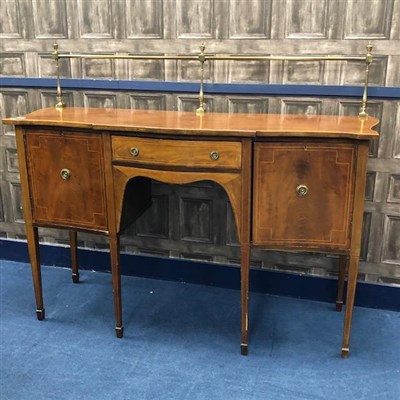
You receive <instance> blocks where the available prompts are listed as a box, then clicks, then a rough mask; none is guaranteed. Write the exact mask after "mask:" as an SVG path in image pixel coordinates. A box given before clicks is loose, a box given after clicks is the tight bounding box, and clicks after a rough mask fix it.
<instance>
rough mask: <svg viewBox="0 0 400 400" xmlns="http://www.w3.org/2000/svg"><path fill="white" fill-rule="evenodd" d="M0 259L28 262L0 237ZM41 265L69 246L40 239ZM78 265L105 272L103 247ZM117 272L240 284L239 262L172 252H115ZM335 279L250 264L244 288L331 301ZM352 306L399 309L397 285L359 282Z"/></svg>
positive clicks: (23, 249) (59, 261) (62, 260)
mask: <svg viewBox="0 0 400 400" xmlns="http://www.w3.org/2000/svg"><path fill="white" fill-rule="evenodd" d="M0 259H3V260H10V261H18V262H25V263H29V257H28V248H27V244H26V242H25V241H18V240H9V239H0ZM40 259H41V264H42V265H50V266H57V267H69V265H70V252H69V248H68V247H66V246H59V245H58V246H55V245H49V244H41V245H40ZM78 264H79V268H80V269H83V270H94V271H103V272H110V257H109V253H108V252H107V251H100V250H92V249H79V251H78ZM121 273H122V275H130V276H138V277H143V278H152V279H162V280H169V281H178V282H187V283H194V284H200V285H209V286H215V287H222V288H229V289H237V290H239V288H240V271H239V268H237V267H233V266H228V265H224V264H212V263H205V262H199V261H190V260H182V259H174V258H162V257H154V256H144V255H136V254H124V253H123V254H121ZM336 290H337V281H336V280H335V279H331V278H324V277H314V276H305V275H296V274H290V273H284V272H276V271H269V270H260V269H251V271H250V291H253V292H259V293H267V294H273V295H278V296H286V297H295V298H301V299H308V300H317V301H324V302H330V303H334V302H335V300H336ZM355 304H356V306H359V307H369V308H380V309H385V310H393V311H400V287H397V286H389V285H381V284H371V283H364V282H359V284H358V285H357V292H356V300H355Z"/></svg>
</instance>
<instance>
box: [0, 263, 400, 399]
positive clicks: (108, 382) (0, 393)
mask: <svg viewBox="0 0 400 400" xmlns="http://www.w3.org/2000/svg"><path fill="white" fill-rule="evenodd" d="M122 282H123V310H124V312H123V315H124V327H125V336H124V338H123V339H117V338H116V337H115V335H114V314H113V304H112V290H111V276H110V275H108V274H104V273H97V272H88V271H82V272H81V283H80V284H78V285H74V284H73V283H72V281H71V278H70V271H69V270H66V269H62V268H54V267H43V286H44V300H45V307H46V320H45V321H37V320H36V315H35V312H34V308H35V307H34V299H33V288H32V283H31V273H30V268H29V266H28V265H27V264H22V263H13V262H6V261H1V260H0V290H1V298H0V306H1V310H0V311H1V316H0V330H1V336H0V339H1V342H0V398H1V399H2V400H3V399H4V400H6V399H7V400H14V399H15V400H25V399H27V400H28V399H29V400H38V399H46V400H47V399H55V400H56V399H57V400H63V399H71V400H77V399H85V400H89V399H96V400H102V399H134V400H142V399H149V400H150V399H151V400H153V399H174V400H180V399H187V400H203V399H204V400H206V399H207V400H214V399H218V400H220V399H228V400H235V399H238V400H250V399H252V400H258V399H272V400H275V399H276V400H280V399H296V400H306V399H310V400H311V399H321V400H322V399H324V400H325V399H326V400H329V399H335V400H346V399H357V400H364V399H365V400H373V399H379V400H392V399H393V400H399V399H400V313H396V312H390V311H381V310H373V309H365V308H356V309H355V312H354V319H353V329H352V340H351V346H350V358H349V359H347V360H343V359H341V358H340V355H339V353H340V347H341V338H342V327H343V314H340V313H336V312H335V311H333V309H334V305H333V304H327V303H319V302H312V301H305V300H296V299H290V298H283V297H277V296H268V295H263V294H257V293H251V296H250V346H249V355H248V356H247V357H244V356H241V355H240V296H239V292H238V291H235V290H228V289H220V288H213V287H206V286H199V285H191V284H185V283H177V282H167V281H157V280H151V279H142V278H133V277H123V278H122Z"/></svg>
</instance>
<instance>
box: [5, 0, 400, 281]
mask: <svg viewBox="0 0 400 400" xmlns="http://www.w3.org/2000/svg"><path fill="white" fill-rule="evenodd" d="M1 10H2V11H1V13H0V37H1V64H0V75H3V76H12V77H54V76H55V65H54V62H52V60H51V49H52V44H53V42H55V41H57V42H58V43H59V45H60V50H61V51H63V52H69V51H70V52H102V53H115V52H117V53H119V52H121V53H158V54H168V53H174V54H175V53H183V54H186V53H188V52H191V53H193V52H197V51H198V47H199V45H200V43H201V42H202V41H204V42H205V43H206V49H207V52H209V53H214V54H226V53H233V54H307V53H308V54H310V53H325V54H327V53H331V54H332V53H339V54H362V53H364V51H365V46H366V44H367V42H368V40H371V41H372V43H373V45H374V46H375V49H376V52H377V56H376V61H375V62H374V64H373V66H372V67H371V79H370V83H371V85H375V86H400V0H362V1H361V0H118V1H113V0H2V4H1ZM363 71H364V66H363V65H361V64H354V63H336V62H334V63H326V62H313V63H307V64H305V63H301V62H272V63H268V62H265V63H260V62H258V63H257V62H247V63H237V62H236V63H235V62H224V61H220V62H216V63H214V64H211V65H208V64H207V68H206V80H207V81H208V82H232V83H239V82H247V83H285V84H299V85H302V84H330V85H358V84H360V83H361V82H362V81H363ZM61 72H62V76H64V77H70V78H96V79H137V80H150V81H164V80H165V81H176V82H184V81H189V82H192V81H194V82H198V80H199V65H198V63H197V62H180V61H179V62H176V61H165V62H164V61H151V62H148V61H147V62H145V61H129V62H128V61H125V60H117V61H115V60H114V61H109V60H91V61H90V60H86V61H85V60H63V61H62V63H61ZM66 100H67V103H68V104H69V105H74V106H91V107H122V108H129V107H131V108H150V109H177V110H190V111H193V110H194V109H195V107H196V106H197V96H196V95H192V94H182V93H180V94H179V93H161V92H160V93H149V92H147V93H138V92H127V91H120V92H111V91H96V90H70V91H66ZM206 100H207V110H208V111H215V112H260V113H265V112H271V113H277V112H278V113H279V112H286V113H299V112H300V113H311V114H314V113H317V114H319V113H326V114H337V113H339V114H355V113H357V112H358V106H359V99H344V98H342V99H340V98H333V97H326V98H317V97H315V98H309V97H304V96H303V97H282V96H269V97H268V96H240V95H207V96H206ZM54 104H55V92H54V90H49V89H46V90H44V89H43V90H41V89H27V88H22V87H21V88H3V89H2V90H1V95H0V110H1V117H2V118H3V117H10V116H16V115H21V114H25V113H27V112H31V111H33V110H35V109H38V108H41V107H47V106H52V105H54ZM369 111H370V113H371V114H372V115H374V116H376V117H378V118H379V119H380V120H381V121H382V122H381V123H380V125H379V131H380V133H381V137H380V139H379V142H376V143H374V144H372V146H371V150H370V160H369V164H368V178H367V179H368V182H367V193H366V199H365V200H366V203H365V207H366V211H365V218H364V232H363V248H362V260H363V262H362V263H361V270H360V272H361V274H360V279H361V280H365V281H369V282H384V283H395V284H396V283H397V284H400V100H383V99H374V100H372V101H371V102H370V106H369ZM0 176H1V181H0V199H1V202H0V235H1V237H4V238H18V239H20V238H24V237H25V233H24V224H23V214H22V209H21V208H22V203H21V191H20V184H19V173H18V161H17V156H16V146H15V137H14V132H13V128H12V127H10V126H2V127H1V133H0ZM49 190H51V188H49ZM40 232H41V237H42V240H43V241H45V242H49V243H66V242H67V235H66V232H62V231H56V230H50V229H43V230H41V231H40ZM79 238H80V244H81V246H85V247H87V248H106V247H107V240H106V239H105V238H104V237H102V236H98V235H89V234H80V236H79ZM122 246H123V250H124V251H126V252H132V253H136V252H139V253H147V254H156V255H167V256H171V257H181V258H182V257H183V258H189V259H197V260H207V261H214V262H222V263H232V264H234V263H237V260H238V257H239V248H238V246H237V238H236V228H235V225H234V221H233V218H232V212H231V208H230V205H229V203H228V200H227V197H226V195H225V194H224V192H223V190H222V189H221V188H219V187H218V186H216V185H214V184H211V183H208V182H203V183H199V184H192V185H187V186H168V185H163V184H159V183H155V184H154V204H153V206H152V208H151V209H150V210H148V211H147V212H146V214H145V215H144V216H142V217H141V218H140V220H139V221H138V222H137V223H136V224H135V225H134V226H132V227H131V228H130V229H129V232H126V233H125V234H124V235H123V237H122ZM252 260H253V263H252V264H253V265H254V266H255V267H260V268H269V269H275V270H284V271H294V272H300V273H305V274H312V275H320V276H327V275H335V274H336V271H337V266H336V258H335V257H331V256H323V257H320V256H317V255H313V254H288V253H279V252H262V251H254V252H253V256H252Z"/></svg>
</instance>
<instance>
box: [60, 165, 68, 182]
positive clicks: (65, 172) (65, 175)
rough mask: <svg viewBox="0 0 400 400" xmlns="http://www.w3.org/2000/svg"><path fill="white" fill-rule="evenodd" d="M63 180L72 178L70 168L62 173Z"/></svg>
mask: <svg viewBox="0 0 400 400" xmlns="http://www.w3.org/2000/svg"><path fill="white" fill-rule="evenodd" d="M60 175H61V178H62V179H64V180H65V181H66V180H67V179H69V178H70V177H71V171H70V170H69V169H68V168H63V169H62V170H61V171H60Z"/></svg>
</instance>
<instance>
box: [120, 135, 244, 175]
mask: <svg viewBox="0 0 400 400" xmlns="http://www.w3.org/2000/svg"><path fill="white" fill-rule="evenodd" d="M112 153H113V161H124V162H130V163H140V164H148V165H163V166H174V167H189V168H190V167H202V168H234V169H239V168H240V167H241V164H242V149H241V143H240V142H224V141H200V140H187V139H186V140H172V139H151V138H133V137H126V136H113V137H112Z"/></svg>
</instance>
